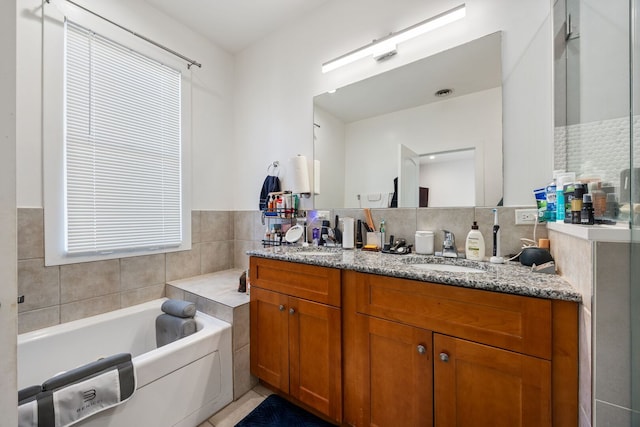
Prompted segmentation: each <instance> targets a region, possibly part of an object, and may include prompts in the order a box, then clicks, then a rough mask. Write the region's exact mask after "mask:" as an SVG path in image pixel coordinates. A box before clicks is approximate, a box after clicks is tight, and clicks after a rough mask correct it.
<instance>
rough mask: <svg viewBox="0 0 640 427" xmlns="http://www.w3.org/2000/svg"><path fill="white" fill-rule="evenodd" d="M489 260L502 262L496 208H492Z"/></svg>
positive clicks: (496, 262) (495, 262)
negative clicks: (491, 236)
mask: <svg viewBox="0 0 640 427" xmlns="http://www.w3.org/2000/svg"><path fill="white" fill-rule="evenodd" d="M489 262H492V263H494V264H503V263H504V258H502V257H501V256H500V225H499V224H498V209H493V256H492V257H491V258H490V259H489Z"/></svg>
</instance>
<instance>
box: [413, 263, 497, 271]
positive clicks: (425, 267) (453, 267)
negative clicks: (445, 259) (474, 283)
mask: <svg viewBox="0 0 640 427" xmlns="http://www.w3.org/2000/svg"><path fill="white" fill-rule="evenodd" d="M410 265H411V266H412V267H414V268H417V269H420V270H433V271H446V272H449V273H486V271H485V270H480V269H479V268H473V267H465V266H463V265H451V264H434V263H426V264H410Z"/></svg>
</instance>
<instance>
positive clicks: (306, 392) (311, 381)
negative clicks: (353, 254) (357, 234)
mask: <svg viewBox="0 0 640 427" xmlns="http://www.w3.org/2000/svg"><path fill="white" fill-rule="evenodd" d="M249 277H250V279H251V290H250V315H251V320H250V324H251V330H250V334H251V372H252V373H253V374H254V375H255V376H257V377H258V378H260V379H261V380H262V381H264V382H266V383H268V384H270V385H271V386H273V387H275V388H277V389H278V390H280V391H281V392H282V393H284V394H288V395H289V396H291V397H292V398H293V399H295V400H297V401H298V402H300V403H302V404H304V405H306V406H308V407H309V408H313V409H315V410H316V411H318V412H319V413H321V414H323V415H325V416H327V417H329V418H330V419H332V420H335V421H336V422H338V423H339V422H341V421H342V366H341V364H342V357H341V355H342V352H341V346H342V341H341V324H340V323H341V314H340V299H341V298H340V270H337V269H332V268H325V267H318V266H311V265H304V264H296V263H289V262H284V261H277V260H271V259H264V258H256V257H252V258H251V260H250V276H249Z"/></svg>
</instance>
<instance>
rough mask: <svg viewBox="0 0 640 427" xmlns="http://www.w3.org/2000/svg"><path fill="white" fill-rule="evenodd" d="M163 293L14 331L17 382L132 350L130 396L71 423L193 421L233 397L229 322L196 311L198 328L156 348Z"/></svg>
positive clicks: (191, 426)
mask: <svg viewBox="0 0 640 427" xmlns="http://www.w3.org/2000/svg"><path fill="white" fill-rule="evenodd" d="M163 301H165V299H159V300H155V301H150V302H148V303H144V304H140V305H137V306H133V307H129V308H124V309H121V310H116V311H113V312H110V313H105V314H101V315H98V316H93V317H89V318H86V319H81V320H76V321H73V322H69V323H63V324H61V325H57V326H52V327H49V328H45V329H40V330H37V331H33V332H29V333H25V334H20V335H18V389H22V388H25V387H28V386H32V385H40V384H42V383H43V382H44V381H45V380H47V379H49V378H50V377H52V376H54V375H55V374H57V373H59V372H62V371H66V370H69V369H71V368H75V367H77V366H81V365H84V364H86V363H88V362H92V361H94V360H96V359H98V358H100V357H102V356H108V355H112V354H116V353H131V355H132V357H133V365H134V366H135V369H136V376H137V387H136V392H135V394H134V395H133V397H132V398H131V399H130V400H129V401H127V402H125V403H123V404H121V405H119V406H116V407H114V408H111V409H108V410H106V411H103V412H101V413H99V414H96V415H94V416H92V417H90V418H87V419H86V420H84V421H83V422H80V423H78V424H76V425H78V426H83V427H84V426H87V427H89V426H90V427H98V426H100V427H103V426H111V427H124V426H154V427H156V426H167V427H168V426H180V427H195V426H197V425H198V424H200V423H201V422H202V421H204V420H205V419H206V418H207V417H208V416H209V415H211V414H213V413H214V412H217V411H218V410H220V409H221V408H223V407H224V406H226V405H227V404H228V403H230V402H231V401H232V399H233V382H232V381H233V379H232V372H233V367H232V361H231V325H230V324H228V323H226V322H223V321H221V320H219V319H215V318H213V317H211V316H207V315H206V314H203V313H200V312H198V313H197V314H196V316H195V319H196V322H197V325H198V331H197V332H196V333H195V334H193V335H191V336H188V337H186V338H182V339H180V340H178V341H175V342H173V343H171V344H167V345H165V346H163V347H161V348H158V349H156V338H155V319H156V317H157V316H158V315H159V314H161V313H162V311H161V310H160V306H161V305H162V302H163Z"/></svg>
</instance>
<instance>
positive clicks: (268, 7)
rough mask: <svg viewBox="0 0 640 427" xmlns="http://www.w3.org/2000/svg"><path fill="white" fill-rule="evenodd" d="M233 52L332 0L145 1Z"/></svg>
mask: <svg viewBox="0 0 640 427" xmlns="http://www.w3.org/2000/svg"><path fill="white" fill-rule="evenodd" d="M144 1H145V2H146V3H148V4H150V5H151V6H154V7H156V8H157V9H159V10H161V11H162V12H164V13H166V14H167V15H169V16H171V17H172V18H174V19H175V20H177V21H179V22H181V23H183V24H184V25H186V26H188V27H190V28H191V29H192V30H194V31H195V32H197V33H199V34H201V35H203V36H204V37H206V38H207V39H209V40H210V41H211V42H213V43H214V44H216V45H217V46H220V47H221V48H223V49H224V50H226V51H227V52H230V53H237V52H240V51H242V50H243V49H245V48H246V47H248V46H250V45H251V44H253V43H255V42H256V41H258V40H260V39H261V38H263V37H265V36H267V35H268V34H269V33H271V32H273V31H275V30H277V29H278V28H279V27H280V26H282V25H286V24H287V23H289V22H293V21H294V20H296V19H297V18H299V17H301V16H303V15H304V14H306V13H309V12H311V11H312V10H313V9H315V8H317V7H319V6H320V5H322V4H323V3H326V2H327V1H329V0H268V1H267V0H207V1H203V0H180V1H176V0H144Z"/></svg>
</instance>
